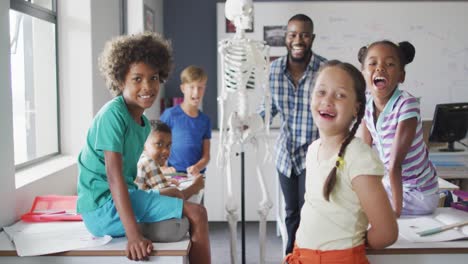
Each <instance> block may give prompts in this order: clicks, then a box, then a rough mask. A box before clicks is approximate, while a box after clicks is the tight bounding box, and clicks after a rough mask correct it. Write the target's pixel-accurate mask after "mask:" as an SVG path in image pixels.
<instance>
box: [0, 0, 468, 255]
mask: <svg viewBox="0 0 468 264" xmlns="http://www.w3.org/2000/svg"><path fill="white" fill-rule="evenodd" d="M225 2H226V1H225V0H203V1H193V0H172V1H171V0H169V1H168V0H166V1H164V0H99V1H92V0H83V1H66V0H34V1H27V0H6V1H0V19H1V20H0V36H2V37H1V38H0V57H1V58H2V59H1V60H0V79H1V80H3V87H4V89H1V90H0V120H1V124H2V125H1V126H0V138H1V144H0V145H1V146H2V149H1V151H0V172H1V175H2V176H1V177H2V183H1V184H0V201H1V202H0V212H1V214H0V227H1V228H2V229H3V227H5V226H9V225H12V224H14V223H15V222H17V221H18V220H19V219H20V217H21V215H23V214H24V213H26V212H28V211H29V210H30V208H31V204H32V201H33V200H34V198H35V197H37V196H41V195H48V194H55V195H76V188H77V177H78V168H77V155H78V154H79V152H80V150H81V148H82V146H83V143H84V142H85V139H86V131H87V130H88V128H89V125H90V123H91V121H92V120H93V118H94V116H95V115H96V113H97V112H98V111H99V109H100V108H101V107H102V106H103V105H104V104H105V103H106V102H107V101H109V100H110V99H112V96H111V94H110V93H109V92H108V91H107V89H104V87H105V85H106V84H105V80H104V78H102V76H101V75H100V73H99V69H98V68H99V66H98V61H97V58H98V56H99V54H100V53H101V51H102V48H103V46H104V43H105V42H106V41H108V40H109V39H111V38H112V37H115V36H119V35H125V34H136V33H139V32H143V31H145V30H149V31H154V32H158V33H160V34H162V35H163V36H164V37H166V38H168V39H170V40H171V43H172V47H173V50H174V69H173V71H172V74H171V75H170V76H169V78H168V80H167V81H166V82H165V83H164V84H163V85H162V88H161V91H160V95H159V97H158V99H157V101H156V103H155V104H154V105H153V107H152V108H150V109H147V111H145V115H146V116H147V117H148V119H150V120H157V119H159V117H160V115H161V114H162V110H164V109H163V106H162V104H166V105H167V104H168V103H171V102H173V101H174V100H177V98H180V97H181V96H182V93H181V92H180V89H179V78H178V77H179V74H180V72H181V71H182V70H183V69H184V68H185V67H186V66H188V65H192V64H195V65H200V66H202V67H203V68H204V69H205V71H206V72H207V75H208V76H209V78H208V81H207V92H206V94H205V96H204V99H203V104H202V106H201V109H202V110H203V112H204V113H206V115H208V117H209V118H210V119H211V124H212V129H213V133H212V140H211V161H210V163H209V164H208V167H207V175H206V179H207V180H206V182H205V190H204V205H205V207H206V208H207V209H208V210H207V211H208V221H210V222H222V223H224V222H225V223H227V220H226V210H225V202H226V197H225V193H226V187H225V186H226V179H225V177H224V176H223V175H219V174H220V173H219V169H218V167H217V164H216V155H217V151H218V144H219V131H218V129H219V125H220V122H221V121H220V108H219V104H218V100H217V98H218V96H219V95H220V93H221V91H222V78H221V76H222V73H221V67H220V55H219V53H218V43H219V41H221V40H223V39H227V38H232V37H233V34H232V33H230V32H229V30H228V25H227V20H226V19H225V16H224V5H225ZM253 3H254V14H253V18H254V20H253V30H252V32H248V33H246V35H245V36H246V37H247V38H250V39H254V40H259V41H263V40H266V36H267V31H268V30H269V31H270V33H271V34H278V33H277V32H281V30H283V26H284V25H285V24H286V22H287V20H288V18H289V17H291V16H292V15H294V14H296V13H304V14H307V15H308V16H310V17H311V18H312V19H313V20H314V24H315V28H314V30H315V34H316V38H315V40H314V44H313V48H312V49H313V51H314V52H317V53H318V54H320V55H322V56H324V57H326V58H328V59H332V58H336V59H340V60H344V61H348V62H350V63H352V64H353V65H355V66H356V67H360V66H359V62H358V60H357V51H358V50H359V48H360V47H362V46H365V45H367V44H369V43H371V42H373V41H375V40H380V39H383V38H385V39H387V38H388V39H390V40H392V41H395V42H399V41H404V40H408V41H411V42H412V43H413V44H414V45H415V47H416V57H415V60H414V62H413V63H411V64H409V65H408V66H407V68H406V71H407V78H406V80H405V83H404V86H403V87H404V88H403V89H406V90H408V91H409V92H410V93H412V94H413V95H414V96H416V97H417V98H418V99H419V100H420V104H421V116H422V119H423V127H424V137H425V141H426V143H427V144H429V147H430V153H429V156H430V158H431V159H432V160H433V162H434V163H436V164H435V165H436V167H437V166H439V168H437V169H438V170H439V176H440V177H441V178H444V179H445V180H446V181H447V182H448V184H449V185H448V186H449V189H450V188H453V189H455V188H456V189H460V190H463V191H468V148H467V147H466V145H467V144H468V136H467V135H465V137H462V138H461V139H456V141H455V143H453V141H452V144H454V145H453V146H454V148H456V149H461V150H462V151H460V152H448V153H444V152H441V151H439V149H441V148H445V147H446V146H447V142H443V140H439V141H442V142H430V140H429V137H430V134H431V128H432V126H433V119H434V117H435V116H436V114H435V111H436V106H437V105H439V104H452V103H464V104H467V103H468V33H467V31H466V25H467V24H468V16H467V15H466V14H468V2H467V1H418V0H416V1H286V0H283V1H281V0H259V1H255V0H254V1H253ZM18 12H19V13H25V14H27V15H26V17H23V18H22V20H21V19H19V18H18V19H16V20H14V19H11V16H12V14H15V13H18ZM28 21H29V24H27V22H28ZM31 21H33V24H34V23H35V22H34V21H39V23H37V27H36V28H34V27H32V26H31V25H32V24H31ZM25 25H30V26H29V27H26V28H25ZM20 26H22V27H23V30H28V33H29V34H30V36H29V42H30V43H29V44H28V46H29V47H24V46H25V44H24V43H28V41H27V40H24V43H23V44H21V41H23V40H20V39H19V38H12V36H15V32H17V30H18V28H19V27H20ZM15 30H16V31H15ZM36 31H37V32H36ZM35 33H37V35H35ZM23 34H26V33H23ZM8 36H10V37H8ZM16 37H18V36H17V35H16ZM33 38H34V41H32V40H33ZM33 42H34V43H35V44H34V45H32V44H31V43H33ZM277 42H278V41H276V42H275V40H271V44H272V46H271V47H270V50H269V52H270V55H269V56H270V60H273V59H276V58H277V57H279V56H284V55H286V52H287V50H286V48H285V47H284V46H282V45H281V44H277ZM280 42H281V41H280ZM275 43H276V44H275ZM35 45H38V46H35ZM41 46H42V47H41ZM27 48H29V49H32V50H34V52H33V54H32V56H30V57H29V58H26V55H24V56H25V57H24V58H23V57H21V58H20V60H23V62H22V63H24V65H23V67H24V68H25V70H24V72H23V73H19V74H18V73H15V72H14V67H15V66H13V65H14V64H15V63H16V62H15V61H13V60H12V59H11V58H12V57H11V56H12V55H11V54H12V53H15V54H16V53H18V52H21V49H23V52H24V50H26V49H27ZM27 73H29V74H30V75H31V76H29V75H27ZM18 79H21V81H20V83H21V84H22V83H29V84H32V83H33V82H34V84H32V85H33V86H34V85H42V86H46V87H49V88H45V89H43V90H46V91H45V92H44V91H43V90H41V91H38V92H37V93H44V94H43V95H39V94H37V93H36V91H34V88H30V90H29V91H28V90H27V89H26V92H25V91H23V92H22V93H23V94H21V92H20V93H18V92H16V93H15V92H12V89H11V87H12V86H13V83H15V80H16V83H17V82H18V81H17V80H18ZM23 85H24V84H23ZM25 86H27V85H25ZM47 89H48V90H47ZM28 92H29V93H31V95H24V93H28ZM35 93H36V94H35ZM16 95H19V96H26V97H28V96H32V97H31V98H33V99H34V100H36V104H37V106H36V107H42V109H40V108H38V109H34V107H35V106H34V105H33V106H30V105H29V103H30V102H28V99H26V100H24V99H22V101H21V100H19V101H18V98H15V96H16ZM38 95H39V96H38ZM29 99H30V98H29ZM255 100H256V99H255ZM255 100H252V99H251V102H250V103H251V104H255V103H256V102H255ZM18 102H20V103H18ZM19 108H20V111H22V113H23V114H24V113H26V115H25V116H23V117H18V116H17V115H15V113H16V112H15V111H17V110H18V109H19ZM36 110H37V111H44V112H47V113H48V114H46V115H42V116H40V115H36V114H35V113H36ZM31 113H32V114H31ZM442 118H443V117H442ZM439 119H440V117H439ZM17 120H21V121H20V122H22V123H20V124H19V125H18V121H17ZM466 122H468V121H466ZM21 125H23V127H21ZM279 125H280V120H279V118H278V117H277V118H276V119H274V120H273V125H272V129H271V134H270V135H269V136H268V138H267V142H268V143H269V144H271V145H274V144H275V142H276V138H277V137H278V135H279V133H280V132H279ZM29 126H32V127H33V128H34V129H36V133H32V134H33V135H32V136H30V135H29V133H31V132H28V131H26V129H25V128H24V127H29ZM18 129H19V130H18ZM434 137H435V136H434ZM21 140H23V141H22V142H21ZM433 141H436V139H435V138H434V140H433ZM18 142H20V147H19V146H18ZM458 142H460V143H458ZM236 151H237V149H236ZM252 153H253V150H252V148H251V147H250V146H247V147H246V148H245V154H246V164H245V171H246V173H247V175H250V174H252V175H254V174H255V165H256V163H257V159H256V158H254V157H253V155H252ZM240 162H241V161H240V157H238V156H235V157H233V161H232V164H233V165H232V166H233V168H232V169H233V175H240V173H241V166H240V165H238V164H240ZM270 163H271V164H268V165H266V166H265V168H264V174H265V175H266V179H267V180H266V185H267V190H268V192H269V194H270V199H271V201H272V204H273V206H272V208H271V209H270V211H269V213H268V215H267V218H266V219H267V221H268V223H273V224H272V225H271V226H274V228H273V229H275V230H273V231H272V230H270V231H271V232H275V233H276V235H277V237H278V241H280V242H279V243H280V244H281V247H283V246H284V227H282V225H284V223H282V221H283V218H284V212H283V210H284V209H283V206H284V204H283V201H282V193H281V189H280V187H279V183H278V179H277V175H276V173H277V172H276V169H275V164H274V161H270ZM240 185H241V183H240V180H239V179H238V178H236V179H235V182H234V185H233V186H234V188H240ZM245 186H246V192H245V193H246V197H245V198H246V200H247V202H246V208H245V221H247V222H258V221H259V214H258V213H257V210H258V202H259V201H260V200H261V194H260V192H259V191H258V183H257V182H256V179H255V177H250V178H247V179H246V183H245ZM239 196H240V195H239V193H236V199H237V201H238V202H239V201H240V197H239ZM226 225H227V224H226ZM269 227H270V225H269ZM282 228H283V230H282ZM226 234H227V231H226ZM281 235H283V236H281ZM226 239H228V238H227V237H226ZM212 243H213V242H212ZM446 243H449V242H446ZM450 243H453V244H444V243H442V242H438V243H434V244H433V245H429V246H428V247H424V246H421V244H417V243H411V242H409V243H407V242H405V243H400V244H399V245H398V246H397V247H396V248H389V249H387V251H385V250H379V251H377V250H376V251H373V252H370V253H369V254H370V255H371V257H370V259H371V260H374V261H375V262H374V263H398V262H400V263H402V262H406V261H412V262H414V263H437V261H439V262H440V261H444V260H446V258H449V257H453V258H452V259H450V258H449V261H448V263H464V262H463V259H464V258H465V257H466V256H468V242H467V241H466V240H465V241H457V242H450ZM432 246H434V247H435V248H436V249H435V251H434V250H433V251H432V252H431V250H432V248H431V247H432ZM238 249H239V250H240V247H238ZM282 249H283V248H281V249H278V250H282ZM411 249H412V250H413V251H411ZM254 250H257V248H255V249H254ZM267 251H268V250H267ZM0 252H1V248H0ZM226 252H228V250H227V249H226ZM267 254H268V253H267ZM392 255H393V258H391V257H392ZM1 256H2V255H1V253H0V262H2V261H1ZM213 256H214V254H213ZM382 256H384V257H382ZM381 257H382V258H381ZM388 257H390V258H388ZM405 257H407V258H405ZM431 258H432V259H431ZM452 260H453V262H451V261H452ZM65 261H67V260H66V259H65ZM110 261H112V260H110ZM279 262H280V259H278V261H277V262H271V263H279ZM371 262H372V261H371ZM18 263H20V262H18ZM174 263H178V262H174ZM213 263H217V262H215V261H213ZM255 263H256V262H255ZM267 263H270V262H267Z"/></svg>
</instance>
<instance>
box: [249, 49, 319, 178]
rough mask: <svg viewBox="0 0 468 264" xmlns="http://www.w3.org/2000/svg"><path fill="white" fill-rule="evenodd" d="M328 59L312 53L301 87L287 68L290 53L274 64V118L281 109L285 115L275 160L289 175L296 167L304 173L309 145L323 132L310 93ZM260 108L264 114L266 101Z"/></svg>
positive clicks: (280, 170)
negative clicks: (314, 120)
mask: <svg viewBox="0 0 468 264" xmlns="http://www.w3.org/2000/svg"><path fill="white" fill-rule="evenodd" d="M325 61H326V59H325V58H323V57H321V56H319V55H317V54H314V53H312V57H311V58H310V62H309V64H308V65H307V68H306V70H305V72H304V75H303V76H302V77H301V79H300V80H299V82H298V85H297V87H295V86H294V79H293V78H292V76H291V74H290V73H289V72H288V70H287V56H283V57H280V58H278V59H277V60H275V61H273V62H272V63H271V65H270V79H269V82H270V93H271V118H272V119H273V117H274V116H275V115H276V114H278V113H279V114H280V117H281V127H280V135H279V136H278V139H277V141H276V147H275V150H276V151H275V162H276V168H277V170H278V171H279V172H280V173H281V174H283V175H285V176H287V177H290V175H291V171H292V170H294V173H295V174H296V175H299V174H301V173H302V171H303V170H304V169H305V157H306V153H307V148H308V146H309V145H310V143H312V141H314V140H315V139H317V138H318V136H319V134H318V130H317V127H316V126H315V125H314V122H313V119H312V112H311V111H310V98H311V97H310V96H311V92H312V89H313V81H314V79H315V75H316V74H317V71H318V70H319V68H320V65H322V64H323V63H324V62H325ZM258 110H259V114H260V115H261V116H262V117H263V118H264V117H265V104H264V102H263V103H262V104H261V105H260V107H259V109H258Z"/></svg>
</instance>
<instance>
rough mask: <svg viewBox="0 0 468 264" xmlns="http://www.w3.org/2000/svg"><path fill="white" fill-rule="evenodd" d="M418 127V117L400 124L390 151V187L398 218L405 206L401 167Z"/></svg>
mask: <svg viewBox="0 0 468 264" xmlns="http://www.w3.org/2000/svg"><path fill="white" fill-rule="evenodd" d="M417 125H418V120H417V118H416V117H414V118H409V119H406V120H403V121H401V122H399V123H398V127H397V130H396V135H395V139H394V141H393V144H392V149H391V151H390V153H391V154H390V164H389V168H388V172H389V176H390V186H391V188H392V198H393V199H392V203H393V207H394V210H395V213H396V214H397V216H398V217H399V216H400V215H401V208H402V206H403V186H402V175H401V173H402V167H401V166H402V163H403V161H404V160H405V158H406V155H407V154H408V150H409V148H410V147H411V143H412V142H413V140H414V137H415V135H416V127H417Z"/></svg>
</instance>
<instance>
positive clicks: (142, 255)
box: [125, 234, 153, 260]
mask: <svg viewBox="0 0 468 264" xmlns="http://www.w3.org/2000/svg"><path fill="white" fill-rule="evenodd" d="M127 238H128V242H127V248H126V249H125V254H126V256H127V258H128V259H130V260H148V258H149V255H150V254H151V251H152V250H153V242H151V240H149V239H146V238H145V237H143V236H142V235H140V234H138V235H137V236H136V237H134V238H132V237H127Z"/></svg>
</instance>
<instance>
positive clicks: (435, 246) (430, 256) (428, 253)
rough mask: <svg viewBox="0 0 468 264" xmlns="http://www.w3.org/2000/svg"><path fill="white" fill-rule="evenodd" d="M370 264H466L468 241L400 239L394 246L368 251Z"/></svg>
mask: <svg viewBox="0 0 468 264" xmlns="http://www.w3.org/2000/svg"><path fill="white" fill-rule="evenodd" d="M367 256H368V258H369V261H370V263H378V264H396V263H411V264H422V263H424V264H441V263H447V264H462V263H463V264H466V263H467V258H468V240H461V241H450V242H431V243H413V242H409V241H407V240H405V239H404V238H402V237H399V238H398V240H397V242H396V243H395V244H393V245H392V246H390V247H388V248H385V249H380V250H375V249H368V250H367Z"/></svg>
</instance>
